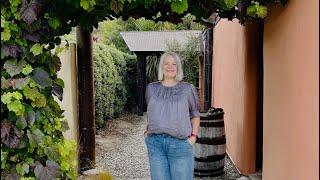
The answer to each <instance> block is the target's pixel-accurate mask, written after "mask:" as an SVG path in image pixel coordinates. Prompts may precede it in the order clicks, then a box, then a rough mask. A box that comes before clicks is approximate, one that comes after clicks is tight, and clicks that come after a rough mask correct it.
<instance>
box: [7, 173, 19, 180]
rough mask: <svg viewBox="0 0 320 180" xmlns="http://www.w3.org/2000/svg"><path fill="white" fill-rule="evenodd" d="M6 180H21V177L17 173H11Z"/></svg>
mask: <svg viewBox="0 0 320 180" xmlns="http://www.w3.org/2000/svg"><path fill="white" fill-rule="evenodd" d="M6 180H20V176H19V175H18V174H17V173H16V172H11V173H10V174H8V176H7V177H6Z"/></svg>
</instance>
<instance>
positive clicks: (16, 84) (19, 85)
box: [11, 77, 30, 89]
mask: <svg viewBox="0 0 320 180" xmlns="http://www.w3.org/2000/svg"><path fill="white" fill-rule="evenodd" d="M29 80H30V79H29V77H25V78H19V79H13V80H12V83H11V84H12V87H13V89H23V88H24V87H25V86H26V85H27V84H28V83H29Z"/></svg>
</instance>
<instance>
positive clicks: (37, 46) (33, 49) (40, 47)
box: [30, 43, 43, 56]
mask: <svg viewBox="0 0 320 180" xmlns="http://www.w3.org/2000/svg"><path fill="white" fill-rule="evenodd" d="M42 51H43V45H40V44H39V43H37V44H34V45H33V46H32V47H31V49H30V52H32V53H33V55H35V56H36V55H39V54H41V53H42Z"/></svg>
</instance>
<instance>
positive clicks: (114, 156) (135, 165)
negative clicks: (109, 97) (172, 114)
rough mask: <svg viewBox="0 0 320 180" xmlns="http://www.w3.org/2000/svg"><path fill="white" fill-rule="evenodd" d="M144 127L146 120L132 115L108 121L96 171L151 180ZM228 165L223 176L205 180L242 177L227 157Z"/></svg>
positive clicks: (102, 132)
mask: <svg viewBox="0 0 320 180" xmlns="http://www.w3.org/2000/svg"><path fill="white" fill-rule="evenodd" d="M144 127H145V119H144V118H140V117H138V116H136V115H132V114H126V115H124V116H122V117H120V118H117V119H113V120H110V121H108V123H107V125H106V127H105V128H103V129H100V130H98V131H97V135H96V166H97V169H101V170H105V171H107V172H109V173H111V174H112V176H113V178H114V179H116V180H149V179H150V174H149V165H148V157H147V150H146V146H145V143H144V137H143V134H142V132H143V130H144ZM225 164H226V165H225V174H224V175H222V176H220V177H216V178H202V179H213V180H218V179H226V180H233V179H237V178H239V177H240V175H239V173H238V172H237V170H236V169H235V168H234V166H233V164H232V163H231V162H230V160H229V158H227V157H226V159H225ZM195 180H200V179H197V178H195Z"/></svg>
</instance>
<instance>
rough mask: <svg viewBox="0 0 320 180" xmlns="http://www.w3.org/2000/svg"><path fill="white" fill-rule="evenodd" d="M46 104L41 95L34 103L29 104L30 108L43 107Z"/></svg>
mask: <svg viewBox="0 0 320 180" xmlns="http://www.w3.org/2000/svg"><path fill="white" fill-rule="evenodd" d="M46 104H47V100H46V97H45V96H44V95H43V94H39V95H38V96H37V97H36V99H35V101H32V102H31V105H32V107H39V108H40V107H45V106H46Z"/></svg>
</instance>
